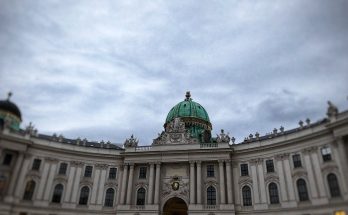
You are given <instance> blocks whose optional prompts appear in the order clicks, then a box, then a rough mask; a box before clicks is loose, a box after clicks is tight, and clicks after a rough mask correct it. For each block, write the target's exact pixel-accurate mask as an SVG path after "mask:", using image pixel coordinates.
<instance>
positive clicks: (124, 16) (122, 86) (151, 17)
mask: <svg viewBox="0 0 348 215" xmlns="http://www.w3.org/2000/svg"><path fill="white" fill-rule="evenodd" d="M347 9H348V3H347V2H346V1H330V2H328V1H324V0H323V1H289V2H285V1H258V2H254V1H231V2H229V1H213V2H211V1H202V2H200V4H197V2H196V1H185V2H174V1H173V2H168V1H154V2H144V1H117V2H115V1H98V2H94V1H74V2H69V4H67V3H66V2H60V1H35V2H32V1H17V0H14V1H1V2H0V47H1V50H2V53H1V56H0V92H3V95H4V94H5V92H6V91H8V90H12V91H14V93H15V95H14V97H13V99H14V100H15V101H16V103H17V104H18V105H19V106H20V107H21V109H22V112H23V116H24V124H26V123H27V122H28V121H33V122H34V124H35V125H37V127H38V128H39V130H42V131H43V132H49V133H53V132H55V131H57V132H56V133H58V132H64V133H66V135H69V136H72V137H73V136H76V137H77V136H83V135H86V136H88V138H90V139H96V140H100V139H107V138H109V139H114V140H117V141H121V140H122V141H123V139H124V138H126V137H127V136H128V135H130V134H131V133H134V134H136V135H137V136H138V137H139V138H140V139H141V142H143V143H144V144H148V143H150V142H151V139H152V138H154V137H155V136H156V135H157V133H158V132H160V131H161V130H162V129H163V128H162V125H163V122H164V120H165V117H166V114H167V112H168V111H169V110H170V108H171V107H172V106H174V105H175V104H176V103H178V102H179V101H181V100H183V98H184V93H185V91H186V90H191V92H192V96H193V99H194V100H195V101H197V102H199V103H200V104H202V105H203V106H204V107H205V108H206V109H207V110H208V112H209V114H210V118H211V121H212V123H213V126H214V129H215V130H214V132H216V133H218V131H219V129H220V128H225V130H226V131H230V132H231V133H232V134H233V135H235V136H236V137H238V138H239V139H240V140H242V138H243V136H246V135H248V134H249V133H250V132H255V131H256V130H258V131H261V132H267V129H269V130H272V129H273V127H276V126H280V125H283V126H285V127H286V128H291V127H293V126H296V123H297V122H298V120H299V119H304V118H305V117H310V118H313V120H315V119H320V118H322V117H324V115H325V108H326V100H328V99H330V100H333V102H334V103H336V104H337V105H338V106H339V108H340V109H345V108H346V107H347V103H346V100H345V97H346V96H347V92H348V87H347V85H346V81H345V80H347V79H348V73H347V72H346V70H347V67H348V64H347V62H348V52H347V50H348V39H347V38H348V36H347V35H348V21H347V20H348V17H347V16H348V15H347V13H346V11H347ZM37 110H41V111H39V112H38V111H37ZM122 141H121V142H122Z"/></svg>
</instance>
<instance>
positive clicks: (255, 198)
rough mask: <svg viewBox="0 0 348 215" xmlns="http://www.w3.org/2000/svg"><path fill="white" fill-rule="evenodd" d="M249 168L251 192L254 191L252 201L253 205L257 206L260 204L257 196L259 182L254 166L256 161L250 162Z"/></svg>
mask: <svg viewBox="0 0 348 215" xmlns="http://www.w3.org/2000/svg"><path fill="white" fill-rule="evenodd" d="M250 164H251V166H250V168H251V177H252V179H253V191H254V200H255V204H259V203H260V195H259V182H258V180H257V172H256V164H257V161H256V160H252V161H251V162H250Z"/></svg>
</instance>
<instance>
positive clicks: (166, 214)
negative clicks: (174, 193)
mask: <svg viewBox="0 0 348 215" xmlns="http://www.w3.org/2000/svg"><path fill="white" fill-rule="evenodd" d="M163 215H187V205H186V203H185V201H184V200H182V199H180V198H178V197H173V198H171V199H169V200H168V201H167V202H166V203H165V204H164V207H163Z"/></svg>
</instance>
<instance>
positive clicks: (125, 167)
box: [120, 164, 128, 205]
mask: <svg viewBox="0 0 348 215" xmlns="http://www.w3.org/2000/svg"><path fill="white" fill-rule="evenodd" d="M127 176H128V164H124V165H123V175H122V185H121V201H120V204H121V205H123V204H124V203H125V202H124V201H125V198H126V186H127Z"/></svg>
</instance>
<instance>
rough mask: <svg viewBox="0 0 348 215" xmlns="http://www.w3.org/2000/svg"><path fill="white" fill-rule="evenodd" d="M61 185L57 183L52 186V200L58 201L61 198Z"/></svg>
mask: <svg viewBox="0 0 348 215" xmlns="http://www.w3.org/2000/svg"><path fill="white" fill-rule="evenodd" d="M63 188H64V187H63V185H62V184H57V185H56V186H55V187H54V191H53V196H52V202H55V203H60V201H61V199H62V195H63Z"/></svg>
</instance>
